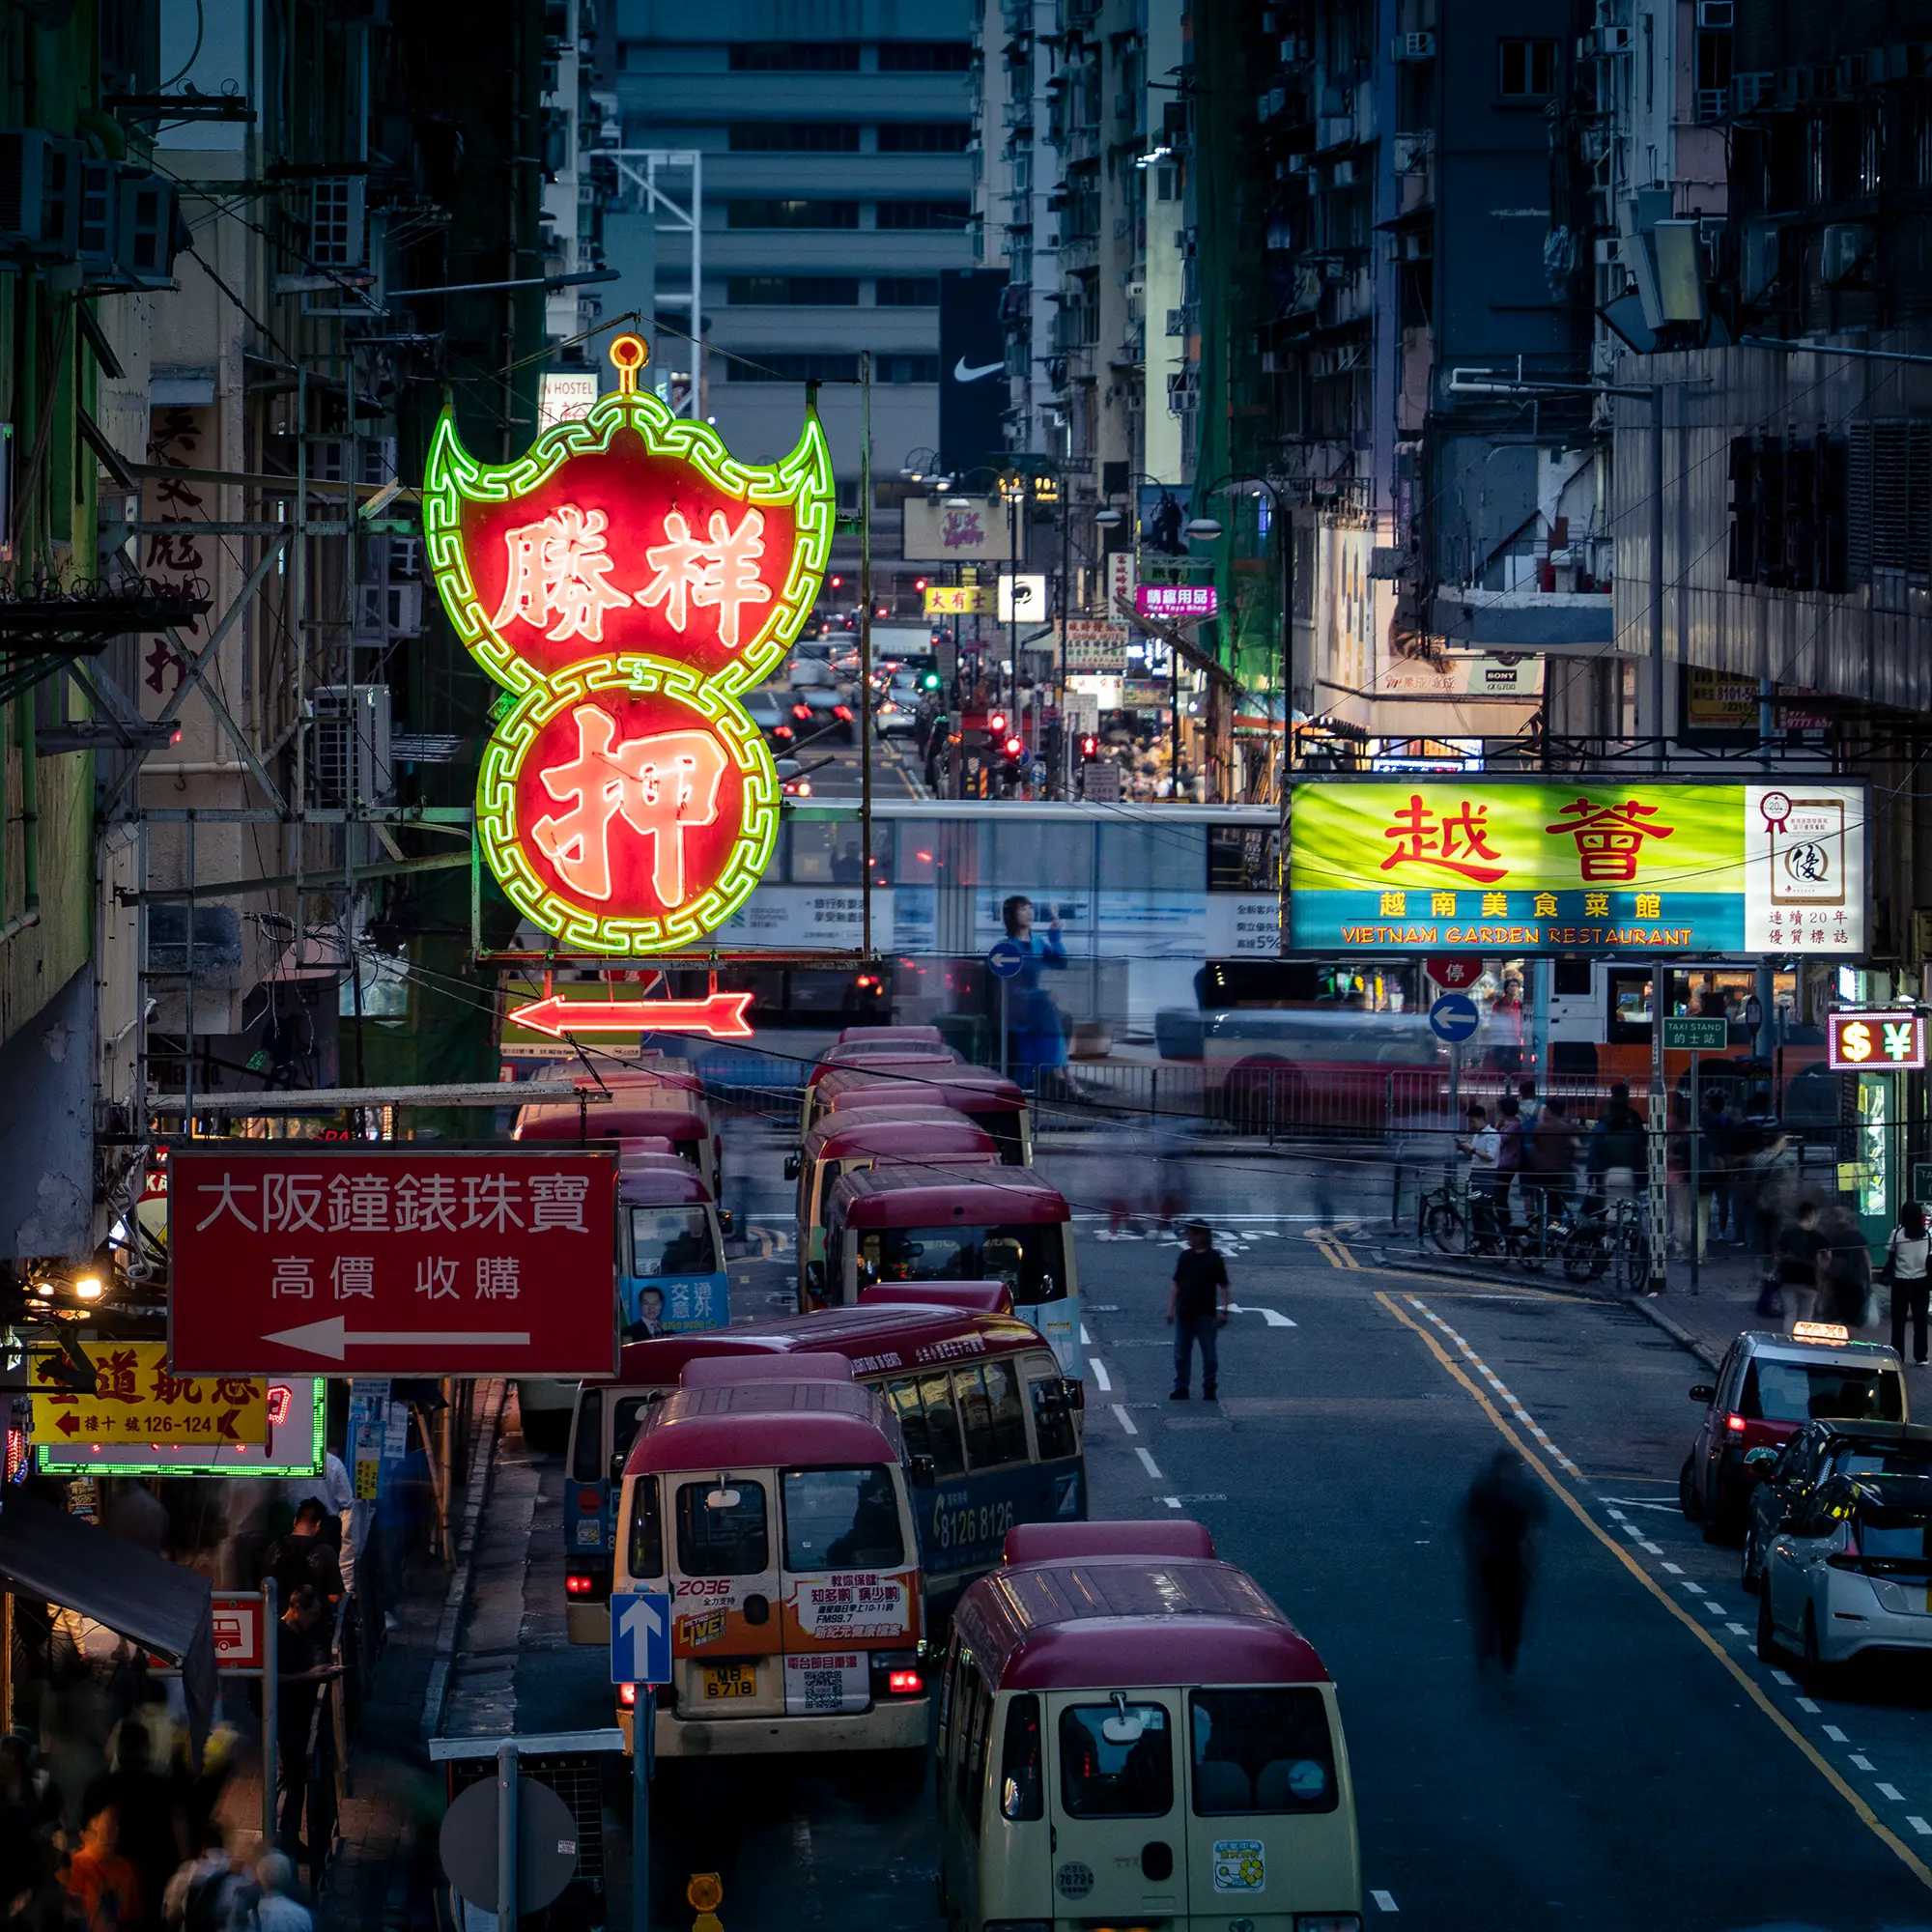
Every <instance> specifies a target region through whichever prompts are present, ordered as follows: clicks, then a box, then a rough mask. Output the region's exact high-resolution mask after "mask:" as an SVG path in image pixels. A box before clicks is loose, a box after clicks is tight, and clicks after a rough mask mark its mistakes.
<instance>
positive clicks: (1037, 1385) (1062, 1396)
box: [1027, 1375, 1080, 1463]
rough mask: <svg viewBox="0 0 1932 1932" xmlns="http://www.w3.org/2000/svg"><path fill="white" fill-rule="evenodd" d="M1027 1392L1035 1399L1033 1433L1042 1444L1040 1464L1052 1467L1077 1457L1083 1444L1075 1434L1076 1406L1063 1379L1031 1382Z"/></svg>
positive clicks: (1040, 1447)
mask: <svg viewBox="0 0 1932 1932" xmlns="http://www.w3.org/2000/svg"><path fill="white" fill-rule="evenodd" d="M1027 1391H1028V1393H1029V1394H1030V1395H1031V1396H1032V1397H1033V1433H1034V1435H1036V1436H1037V1438H1038V1440H1039V1460H1040V1461H1041V1462H1042V1463H1051V1462H1054V1461H1055V1460H1057V1459H1058V1458H1059V1457H1062V1456H1077V1455H1078V1454H1079V1453H1080V1442H1079V1438H1078V1437H1077V1436H1076V1435H1075V1434H1074V1431H1073V1406H1072V1404H1070V1403H1069V1402H1068V1401H1067V1400H1066V1391H1065V1388H1063V1387H1062V1386H1061V1378H1060V1377H1059V1376H1058V1375H1055V1376H1053V1377H1052V1378H1050V1379H1048V1380H1045V1381H1037V1382H1029V1383H1028V1384H1027Z"/></svg>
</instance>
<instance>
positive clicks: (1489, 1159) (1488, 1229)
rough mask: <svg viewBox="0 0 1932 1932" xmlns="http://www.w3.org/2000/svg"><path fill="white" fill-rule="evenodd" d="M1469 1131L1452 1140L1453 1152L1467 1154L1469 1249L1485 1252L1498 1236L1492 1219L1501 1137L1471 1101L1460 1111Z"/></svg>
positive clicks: (1479, 1106) (1478, 1103)
mask: <svg viewBox="0 0 1932 1932" xmlns="http://www.w3.org/2000/svg"><path fill="white" fill-rule="evenodd" d="M1463 1119H1464V1120H1465V1121H1467V1122H1468V1124H1469V1131H1468V1132H1467V1133H1466V1134H1464V1135H1463V1137H1462V1138H1461V1139H1460V1140H1458V1141H1457V1143H1456V1151H1457V1152H1458V1153H1465V1154H1467V1155H1468V1156H1469V1175H1468V1190H1469V1251H1470V1253H1472V1254H1486V1253H1489V1252H1491V1251H1492V1250H1493V1249H1494V1247H1495V1245H1496V1242H1497V1241H1498V1240H1499V1239H1500V1238H1501V1235H1502V1230H1501V1229H1500V1228H1499V1227H1498V1226H1497V1222H1496V1157H1497V1155H1498V1154H1500V1153H1501V1151H1502V1136H1501V1135H1500V1134H1499V1133H1498V1132H1497V1131H1496V1129H1495V1128H1494V1127H1492V1126H1491V1125H1490V1115H1489V1109H1488V1108H1487V1107H1485V1106H1484V1105H1483V1103H1482V1102H1481V1101H1480V1100H1471V1101H1470V1102H1469V1105H1468V1107H1467V1109H1466V1110H1465V1112H1464V1114H1463Z"/></svg>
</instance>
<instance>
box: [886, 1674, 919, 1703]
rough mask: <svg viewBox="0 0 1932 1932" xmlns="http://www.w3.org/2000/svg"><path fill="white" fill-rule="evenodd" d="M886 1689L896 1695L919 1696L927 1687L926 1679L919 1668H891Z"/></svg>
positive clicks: (887, 1675)
mask: <svg viewBox="0 0 1932 1932" xmlns="http://www.w3.org/2000/svg"><path fill="white" fill-rule="evenodd" d="M886 1689H887V1690H890V1691H891V1692H892V1694H893V1695H894V1696H895V1697H917V1696H918V1695H919V1693H920V1692H921V1691H922V1690H924V1689H925V1679H924V1678H923V1677H922V1676H921V1675H920V1674H919V1672H918V1671H917V1670H889V1671H887V1672H886Z"/></svg>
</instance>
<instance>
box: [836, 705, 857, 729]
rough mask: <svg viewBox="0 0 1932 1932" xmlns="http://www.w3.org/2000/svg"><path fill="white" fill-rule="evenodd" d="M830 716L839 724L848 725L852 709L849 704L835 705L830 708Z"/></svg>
mask: <svg viewBox="0 0 1932 1932" xmlns="http://www.w3.org/2000/svg"><path fill="white" fill-rule="evenodd" d="M832 715H833V717H835V718H837V719H838V721H839V722H840V723H841V724H844V725H849V724H851V722H852V707H851V706H850V705H849V704H835V705H834V706H833V707H832Z"/></svg>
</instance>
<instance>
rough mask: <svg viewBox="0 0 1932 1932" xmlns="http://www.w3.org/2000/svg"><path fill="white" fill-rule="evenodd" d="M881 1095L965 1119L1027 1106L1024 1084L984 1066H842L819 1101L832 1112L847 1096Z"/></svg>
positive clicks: (822, 1085)
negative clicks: (949, 1110)
mask: <svg viewBox="0 0 1932 1932" xmlns="http://www.w3.org/2000/svg"><path fill="white" fill-rule="evenodd" d="M881 1089H886V1090H889V1091H891V1092H893V1093H895V1094H904V1095H905V1096H906V1098H907V1099H921V1100H930V1101H934V1102H936V1103H937V1104H939V1105H940V1106H943V1107H957V1108H958V1109H959V1111H960V1112H961V1113H965V1114H1004V1113H1010V1112H1011V1111H1013V1110H1014V1109H1015V1108H1018V1107H1024V1106H1025V1105H1026V1095H1025V1094H1022V1093H1021V1092H1020V1090H1019V1086H1018V1084H1017V1083H1016V1082H1014V1081H1011V1080H1009V1079H1008V1078H1007V1077H1006V1075H1005V1074H1003V1073H994V1072H992V1071H991V1070H990V1069H989V1068H987V1067H984V1066H964V1065H950V1066H938V1065H933V1064H932V1063H931V1062H920V1061H914V1062H911V1063H910V1064H904V1063H888V1064H887V1065H880V1064H879V1063H878V1062H876V1061H874V1062H873V1063H872V1064H871V1065H868V1066H841V1067H839V1068H838V1071H837V1072H834V1073H828V1074H827V1075H826V1076H825V1078H824V1080H822V1081H821V1082H820V1083H819V1088H818V1096H819V1099H820V1100H821V1101H822V1102H823V1103H824V1104H825V1105H826V1106H828V1107H837V1106H838V1103H839V1101H840V1100H841V1099H842V1098H844V1096H845V1095H847V1094H865V1093H877V1092H879V1091H880V1090H881Z"/></svg>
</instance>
